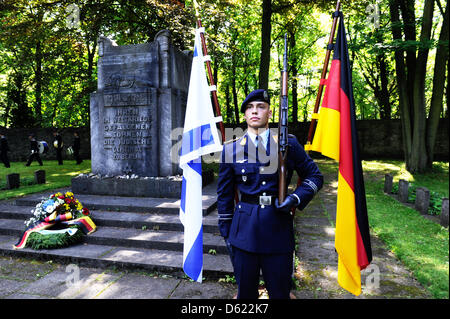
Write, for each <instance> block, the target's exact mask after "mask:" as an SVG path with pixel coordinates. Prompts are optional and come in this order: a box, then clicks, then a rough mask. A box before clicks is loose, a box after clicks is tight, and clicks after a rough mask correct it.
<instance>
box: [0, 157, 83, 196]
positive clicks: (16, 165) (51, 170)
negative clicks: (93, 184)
mask: <svg viewBox="0 0 450 319" xmlns="http://www.w3.org/2000/svg"><path fill="white" fill-rule="evenodd" d="M39 169H43V170H45V179H46V183H45V184H39V185H38V184H34V172H35V171H37V170H39ZM90 171H91V161H90V160H84V161H83V162H82V163H81V164H80V165H76V164H75V161H73V160H65V161H64V165H58V162H57V161H51V160H47V161H44V166H39V164H38V163H37V162H33V163H32V164H31V166H28V167H26V166H25V162H11V167H10V168H5V167H4V166H3V165H1V166H0V200H3V199H8V198H12V197H18V196H24V195H27V194H31V193H37V192H41V191H45V190H49V189H55V188H60V187H66V186H70V184H71V179H72V177H74V176H77V175H79V174H80V173H88V172H90ZM12 173H19V174H20V187H19V188H16V189H11V190H10V189H6V175H8V174H12Z"/></svg>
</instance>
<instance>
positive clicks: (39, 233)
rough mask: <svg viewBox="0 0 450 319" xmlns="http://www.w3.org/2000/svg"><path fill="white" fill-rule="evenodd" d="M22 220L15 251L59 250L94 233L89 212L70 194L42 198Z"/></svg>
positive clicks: (94, 228) (57, 194) (93, 225)
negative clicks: (21, 228)
mask: <svg viewBox="0 0 450 319" xmlns="http://www.w3.org/2000/svg"><path fill="white" fill-rule="evenodd" d="M31 212H32V214H33V216H32V217H31V218H30V219H28V220H26V221H25V225H26V229H25V231H24V233H23V234H22V236H21V237H20V239H19V241H18V242H17V244H15V245H14V248H15V249H21V248H24V247H31V248H33V249H51V248H62V247H66V246H69V245H71V244H73V243H77V242H80V241H81V240H82V239H83V237H84V236H85V235H88V234H90V233H92V232H94V231H95V230H96V225H95V224H94V222H93V221H92V219H91V215H90V211H89V209H87V208H86V207H83V205H82V204H81V203H80V201H79V200H78V199H76V198H75V196H74V195H73V193H72V192H66V193H65V194H64V193H56V194H52V195H50V196H49V197H48V198H46V199H43V200H42V201H41V202H40V203H38V204H37V205H36V207H35V208H34V209H33V210H32V211H31Z"/></svg>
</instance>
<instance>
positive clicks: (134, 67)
mask: <svg viewBox="0 0 450 319" xmlns="http://www.w3.org/2000/svg"><path fill="white" fill-rule="evenodd" d="M98 43H99V52H98V53H99V59H98V87H97V91H96V92H94V93H92V94H91V98H90V119H91V125H90V126H91V166H92V173H91V174H89V175H85V174H82V175H80V176H78V177H76V178H73V179H72V190H73V192H75V193H79V194H99V195H103V194H105V195H118V196H150V197H152V196H153V197H179V196H180V194H181V181H182V178H181V176H180V174H182V170H181V169H180V168H179V166H178V154H177V152H176V150H177V146H178V145H179V141H177V138H179V139H181V135H182V128H183V126H184V117H185V112H186V102H187V93H188V89H189V78H190V68H191V64H192V54H191V53H188V52H182V51H180V50H179V49H177V48H176V47H175V46H174V45H173V44H172V42H171V41H170V33H169V31H167V30H163V31H160V32H159V33H158V34H157V35H156V37H155V39H154V41H153V42H151V43H145V44H136V45H120V46H119V45H116V44H115V43H114V41H112V40H110V39H108V38H106V37H100V39H99V42H98ZM173 132H178V136H176V135H177V133H175V134H172V133H173ZM173 135H175V136H173Z"/></svg>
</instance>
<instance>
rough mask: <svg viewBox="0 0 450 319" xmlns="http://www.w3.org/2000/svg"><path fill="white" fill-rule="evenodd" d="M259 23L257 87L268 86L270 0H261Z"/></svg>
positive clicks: (270, 29) (270, 31)
mask: <svg viewBox="0 0 450 319" xmlns="http://www.w3.org/2000/svg"><path fill="white" fill-rule="evenodd" d="M262 9H263V13H262V25H261V59H260V63H259V88H260V89H266V90H267V89H268V88H269V67H270V42H271V41H270V38H271V33H272V24H271V19H272V1H271V0H263V4H262Z"/></svg>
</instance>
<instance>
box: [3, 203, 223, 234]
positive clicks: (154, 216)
mask: <svg viewBox="0 0 450 319" xmlns="http://www.w3.org/2000/svg"><path fill="white" fill-rule="evenodd" d="M33 209H34V206H15V205H5V204H0V218H3V219H19V220H22V221H25V220H27V219H29V218H30V217H31V211H32V210H33ZM91 215H92V219H93V220H94V222H95V224H96V225H97V226H111V227H123V228H137V229H143V228H144V229H159V230H173V231H175V230H178V231H183V230H184V228H183V224H181V221H180V219H179V217H178V215H175V214H158V213H130V212H111V211H104V210H91ZM217 220H218V215H217V210H214V211H213V212H212V213H210V214H208V215H206V216H203V232H205V233H219V227H218V225H217Z"/></svg>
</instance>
